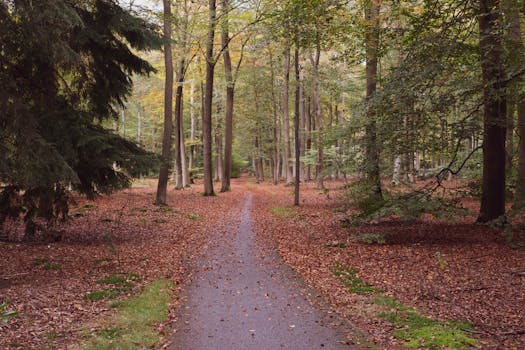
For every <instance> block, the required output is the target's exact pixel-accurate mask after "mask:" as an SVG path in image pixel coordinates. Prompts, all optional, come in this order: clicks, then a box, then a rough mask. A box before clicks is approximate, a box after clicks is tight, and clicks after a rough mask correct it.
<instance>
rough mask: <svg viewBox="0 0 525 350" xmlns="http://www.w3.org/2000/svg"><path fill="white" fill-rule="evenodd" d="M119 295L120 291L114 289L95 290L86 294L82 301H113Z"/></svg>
mask: <svg viewBox="0 0 525 350" xmlns="http://www.w3.org/2000/svg"><path fill="white" fill-rule="evenodd" d="M119 295H120V291H118V290H116V289H102V290H95V291H93V292H89V293H87V294H86V296H85V297H84V299H86V300H89V301H97V300H102V299H115V298H116V297H118V296H119Z"/></svg>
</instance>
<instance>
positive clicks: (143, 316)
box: [83, 280, 173, 350]
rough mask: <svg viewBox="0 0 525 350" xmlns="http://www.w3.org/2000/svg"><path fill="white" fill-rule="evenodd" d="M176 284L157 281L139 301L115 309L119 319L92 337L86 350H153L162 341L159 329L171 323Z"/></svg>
mask: <svg viewBox="0 0 525 350" xmlns="http://www.w3.org/2000/svg"><path fill="white" fill-rule="evenodd" d="M172 287H173V283H172V282H171V281H169V280H157V281H155V282H153V283H151V284H150V285H148V286H147V287H146V288H145V289H144V291H143V292H142V293H141V294H140V295H138V296H137V297H134V298H131V299H128V300H125V301H123V302H122V303H119V304H118V305H117V306H116V315H115V316H114V317H113V318H112V319H110V320H108V321H109V322H110V323H111V327H106V328H104V329H102V330H100V331H98V332H94V333H93V334H91V339H89V341H88V343H87V344H86V345H85V346H84V347H83V348H84V349H86V350H95V349H96V350H114V349H128V350H133V349H150V348H153V347H154V346H155V344H156V343H157V342H158V340H159V331H158V330H157V327H156V325H157V324H158V323H160V322H164V321H166V320H167V319H168V311H169V303H170V300H171V289H172Z"/></svg>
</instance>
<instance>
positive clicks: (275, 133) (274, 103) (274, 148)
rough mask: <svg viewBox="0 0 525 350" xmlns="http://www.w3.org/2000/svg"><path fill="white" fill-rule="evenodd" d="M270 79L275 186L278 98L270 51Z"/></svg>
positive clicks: (277, 151)
mask: <svg viewBox="0 0 525 350" xmlns="http://www.w3.org/2000/svg"><path fill="white" fill-rule="evenodd" d="M270 79H271V81H272V90H271V93H272V114H273V125H272V131H273V143H272V177H273V184H274V185H277V184H278V183H279V137H278V135H279V132H278V127H277V98H276V94H275V71H274V65H273V54H272V51H271V50H270Z"/></svg>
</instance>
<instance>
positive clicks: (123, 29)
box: [0, 0, 161, 235]
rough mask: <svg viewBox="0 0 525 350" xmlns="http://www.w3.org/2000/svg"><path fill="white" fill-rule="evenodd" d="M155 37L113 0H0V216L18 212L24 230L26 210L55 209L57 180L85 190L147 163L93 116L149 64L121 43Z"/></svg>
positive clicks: (103, 113)
mask: <svg viewBox="0 0 525 350" xmlns="http://www.w3.org/2000/svg"><path fill="white" fill-rule="evenodd" d="M160 45H161V40H160V37H159V36H158V34H157V31H156V28H155V27H154V26H153V25H152V24H149V23H147V22H146V21H144V20H143V19H141V18H140V17H138V16H137V15H135V14H133V13H131V12H129V11H127V10H125V9H123V8H122V7H120V6H119V5H118V3H117V2H116V1H115V0H84V1H77V0H75V1H73V0H41V1H29V0H17V1H13V0H2V1H0V111H1V112H0V185H1V186H3V187H2V192H1V195H0V224H3V223H4V221H5V220H6V218H7V217H14V218H18V217H19V216H20V215H23V216H24V218H25V221H26V222H27V225H26V235H31V234H32V233H33V232H34V222H33V221H34V218H36V217H41V218H45V219H47V220H51V219H56V218H57V217H59V216H62V217H65V214H67V191H65V188H66V187H68V186H70V185H71V186H73V188H75V189H78V190H79V191H80V192H82V193H84V194H86V195H88V196H89V197H93V196H95V195H96V194H97V193H108V192H111V191H112V190H115V189H119V188H122V187H125V186H127V185H129V183H130V177H131V176H133V175H134V174H137V173H139V172H141V171H144V170H145V169H147V168H149V167H151V166H152V165H154V163H155V159H154V157H153V156H152V154H150V153H148V152H146V151H145V150H143V149H141V148H140V147H139V146H138V145H136V144H135V143H133V142H131V141H129V140H126V139H124V138H122V137H119V136H118V135H116V134H114V133H112V132H111V131H109V130H107V129H105V128H104V127H103V126H102V121H104V120H106V119H110V118H116V117H117V110H116V109H117V108H118V107H119V106H121V105H122V104H123V102H124V101H125V99H126V97H127V96H128V95H129V94H130V92H131V89H132V80H131V76H132V75H133V74H148V73H151V72H153V71H154V68H153V67H152V66H151V65H150V64H149V63H148V62H146V61H144V60H143V59H141V58H139V57H138V56H137V55H135V54H134V53H133V52H132V51H131V50H132V49H137V50H147V49H152V48H158V47H160Z"/></svg>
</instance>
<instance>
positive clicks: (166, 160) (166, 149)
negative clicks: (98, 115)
mask: <svg viewBox="0 0 525 350" xmlns="http://www.w3.org/2000/svg"><path fill="white" fill-rule="evenodd" d="M162 3H163V6H164V41H165V42H164V63H165V65H166V80H165V85H164V134H163V137H162V163H161V166H160V170H159V182H158V184H157V196H156V199H155V203H156V204H157V205H165V204H166V196H167V190H168V178H169V175H170V163H171V161H170V158H171V137H172V133H173V120H172V107H173V62H172V53H171V2H170V0H163V2H162Z"/></svg>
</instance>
